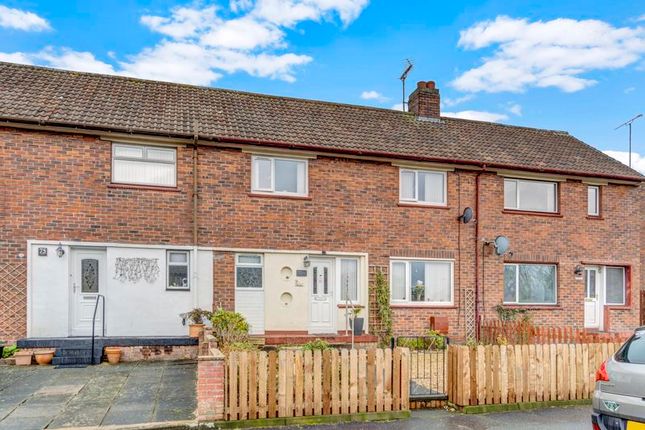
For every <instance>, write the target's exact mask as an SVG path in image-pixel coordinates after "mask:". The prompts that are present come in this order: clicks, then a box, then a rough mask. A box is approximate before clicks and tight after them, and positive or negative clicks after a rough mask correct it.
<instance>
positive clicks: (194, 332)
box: [188, 324, 204, 337]
mask: <svg viewBox="0 0 645 430" xmlns="http://www.w3.org/2000/svg"><path fill="white" fill-rule="evenodd" d="M203 332H204V324H191V325H189V326H188V336H190V337H201V335H202V333H203Z"/></svg>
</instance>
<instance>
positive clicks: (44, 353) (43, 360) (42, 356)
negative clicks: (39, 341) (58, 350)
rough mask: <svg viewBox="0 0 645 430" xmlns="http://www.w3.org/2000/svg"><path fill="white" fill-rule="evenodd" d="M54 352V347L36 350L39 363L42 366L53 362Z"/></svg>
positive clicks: (35, 354)
mask: <svg viewBox="0 0 645 430" xmlns="http://www.w3.org/2000/svg"><path fill="white" fill-rule="evenodd" d="M54 352H55V350H53V349H41V350H39V351H34V356H35V357H36V363H38V364H39V365H40V366H45V365H47V364H51V362H52V359H53V358H54Z"/></svg>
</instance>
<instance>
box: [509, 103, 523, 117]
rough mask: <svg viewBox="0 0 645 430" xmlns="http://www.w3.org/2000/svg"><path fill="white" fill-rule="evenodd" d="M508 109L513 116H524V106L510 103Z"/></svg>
mask: <svg viewBox="0 0 645 430" xmlns="http://www.w3.org/2000/svg"><path fill="white" fill-rule="evenodd" d="M506 109H507V110H508V111H509V112H510V113H512V114H513V115H516V116H522V106H520V105H519V104H517V103H509V104H508V106H507V108H506Z"/></svg>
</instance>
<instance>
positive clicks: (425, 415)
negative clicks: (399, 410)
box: [275, 406, 591, 430]
mask: <svg viewBox="0 0 645 430" xmlns="http://www.w3.org/2000/svg"><path fill="white" fill-rule="evenodd" d="M300 428H301V429H303V430H305V429H306V430H341V429H342V430H364V429H365V430H448V429H451V430H452V429H457V430H506V429H513V430H533V429H535V430H538V429H539V430H544V429H548V430H569V429H571V430H579V429H591V406H572V407H563V408H549V409H536V410H532V411H516V412H500V413H491V414H478V415H465V414H461V413H456V412H448V411H445V410H442V409H427V410H416V411H412V416H411V417H410V419H409V420H401V421H391V422H383V423H354V424H338V425H324V426H307V427H300ZM291 429H295V428H294V427H291ZM275 430H278V429H275ZM280 430H287V428H284V427H283V428H282V429H280Z"/></svg>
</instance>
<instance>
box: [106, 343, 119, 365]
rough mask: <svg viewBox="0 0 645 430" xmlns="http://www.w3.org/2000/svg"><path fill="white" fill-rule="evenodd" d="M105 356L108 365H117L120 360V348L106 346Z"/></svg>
mask: <svg viewBox="0 0 645 430" xmlns="http://www.w3.org/2000/svg"><path fill="white" fill-rule="evenodd" d="M105 355H107V359H108V363H110V364H118V363H119V361H120V360H121V348H119V347H117V346H106V347H105Z"/></svg>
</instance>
